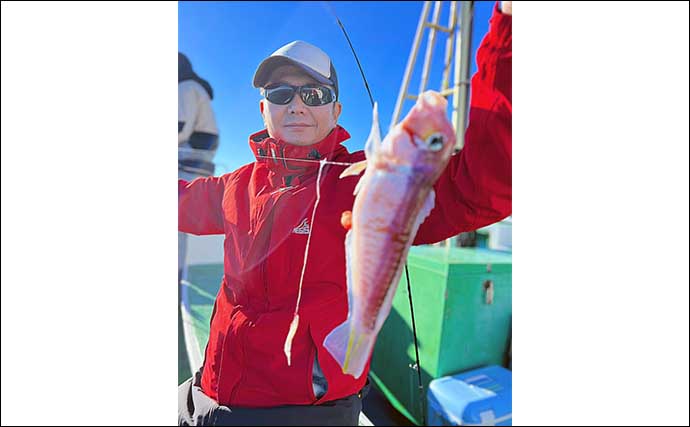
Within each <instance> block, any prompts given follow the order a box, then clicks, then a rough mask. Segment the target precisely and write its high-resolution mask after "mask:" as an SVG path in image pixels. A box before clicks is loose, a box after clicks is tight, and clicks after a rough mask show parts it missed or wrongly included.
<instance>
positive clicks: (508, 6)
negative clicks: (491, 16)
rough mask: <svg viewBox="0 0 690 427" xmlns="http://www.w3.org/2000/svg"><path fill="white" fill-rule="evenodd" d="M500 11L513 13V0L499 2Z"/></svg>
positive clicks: (508, 13) (507, 13)
mask: <svg viewBox="0 0 690 427" xmlns="http://www.w3.org/2000/svg"><path fill="white" fill-rule="evenodd" d="M501 12H503V13H504V14H506V15H511V16H512V15H513V2H512V1H502V2H501Z"/></svg>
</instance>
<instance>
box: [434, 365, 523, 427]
mask: <svg viewBox="0 0 690 427" xmlns="http://www.w3.org/2000/svg"><path fill="white" fill-rule="evenodd" d="M427 399H428V403H429V404H428V416H427V420H428V423H429V425H430V426H449V425H450V426H459V425H485V426H490V425H496V426H509V425H512V421H513V416H512V406H513V405H512V401H513V380H512V374H511V372H510V371H509V370H507V369H505V368H503V367H501V366H487V367H485V368H480V369H475V370H472V371H467V372H463V373H461V374H457V375H453V376H448V377H443V378H438V379H435V380H433V381H431V383H429V392H428V393H427Z"/></svg>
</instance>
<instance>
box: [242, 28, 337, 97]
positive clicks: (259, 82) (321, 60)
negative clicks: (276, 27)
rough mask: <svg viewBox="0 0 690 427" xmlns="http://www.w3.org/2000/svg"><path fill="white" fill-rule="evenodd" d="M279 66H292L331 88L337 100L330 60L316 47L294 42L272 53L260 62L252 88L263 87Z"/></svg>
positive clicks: (334, 74) (297, 41) (333, 69)
mask: <svg viewBox="0 0 690 427" xmlns="http://www.w3.org/2000/svg"><path fill="white" fill-rule="evenodd" d="M281 65H294V66H297V67H299V68H301V69H302V70H304V71H305V72H306V73H307V74H308V75H310V76H311V77H313V78H314V79H315V80H316V81H318V82H319V83H323V84H327V85H331V86H333V88H334V89H335V97H336V99H337V98H338V76H337V75H336V73H335V68H334V67H333V62H331V58H329V57H328V55H326V52H324V51H322V50H321V49H319V48H318V47H316V46H314V45H312V44H309V43H307V42H304V41H302V40H296V41H294V42H291V43H288V44H286V45H285V46H283V47H281V48H280V49H278V50H276V51H275V52H273V53H272V54H271V55H270V56H269V57H268V58H266V59H264V60H263V61H261V64H259V67H258V68H257V69H256V72H255V73H254V87H257V88H259V87H264V85H265V84H266V83H268V79H269V78H270V77H271V73H272V72H273V70H275V69H276V68H278V67H280V66H281Z"/></svg>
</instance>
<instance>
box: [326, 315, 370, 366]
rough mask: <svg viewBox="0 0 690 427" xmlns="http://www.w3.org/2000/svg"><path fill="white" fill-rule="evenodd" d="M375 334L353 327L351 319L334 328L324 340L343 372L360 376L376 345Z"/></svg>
mask: <svg viewBox="0 0 690 427" xmlns="http://www.w3.org/2000/svg"><path fill="white" fill-rule="evenodd" d="M374 338H375V336H374V335H373V334H370V333H366V332H363V331H360V330H359V328H356V327H353V324H352V322H351V321H350V319H348V320H346V321H345V322H344V323H342V324H340V326H338V327H337V328H335V329H333V330H332V331H331V333H330V334H328V336H327V337H326V339H325V340H324V342H323V345H324V347H325V348H326V350H328V352H329V353H331V355H332V356H333V358H334V359H335V360H336V361H337V362H338V365H340V367H341V368H342V369H343V373H345V374H350V375H352V376H354V377H355V378H359V377H360V376H361V375H362V372H363V371H364V367H365V366H366V364H367V361H368V360H369V356H370V355H371V351H372V350H373V347H374Z"/></svg>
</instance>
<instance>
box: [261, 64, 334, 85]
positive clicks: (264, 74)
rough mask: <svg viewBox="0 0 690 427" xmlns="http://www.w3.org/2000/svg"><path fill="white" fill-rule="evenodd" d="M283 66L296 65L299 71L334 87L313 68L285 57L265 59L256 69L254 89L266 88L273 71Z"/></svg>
mask: <svg viewBox="0 0 690 427" xmlns="http://www.w3.org/2000/svg"><path fill="white" fill-rule="evenodd" d="M283 65H294V66H295V67H298V68H299V69H301V70H303V71H304V72H305V73H307V74H308V75H309V76H310V77H312V78H313V79H314V80H316V81H317V82H319V83H323V84H328V85H333V82H332V81H331V80H329V79H328V78H326V77H324V76H323V75H321V74H320V73H319V72H318V71H316V70H314V69H313V68H311V67H308V66H306V65H304V64H302V63H301V62H298V61H295V60H293V59H290V58H288V57H285V56H270V57H268V58H266V59H264V60H263V61H262V62H261V64H259V67H258V68H257V69H256V72H255V73H254V87H257V88H258V87H264V85H265V84H266V83H268V79H269V78H270V77H271V73H272V72H273V70H275V69H276V68H278V67H280V66H283Z"/></svg>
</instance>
